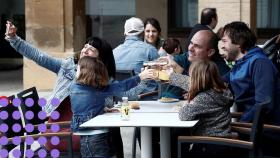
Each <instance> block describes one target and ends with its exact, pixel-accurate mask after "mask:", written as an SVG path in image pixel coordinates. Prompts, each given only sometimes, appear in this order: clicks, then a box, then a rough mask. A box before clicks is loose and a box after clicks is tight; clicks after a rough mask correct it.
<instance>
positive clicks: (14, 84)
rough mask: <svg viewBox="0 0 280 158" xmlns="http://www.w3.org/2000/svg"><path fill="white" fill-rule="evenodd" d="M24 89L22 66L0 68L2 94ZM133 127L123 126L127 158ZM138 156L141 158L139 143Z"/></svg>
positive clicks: (0, 92) (44, 95)
mask: <svg viewBox="0 0 280 158" xmlns="http://www.w3.org/2000/svg"><path fill="white" fill-rule="evenodd" d="M21 90H23V86H22V68H20V69H16V70H9V71H8V70H0V96H3V95H5V96H9V95H13V94H16V93H18V92H19V91H21ZM48 94H49V92H39V96H40V97H47V96H48ZM132 133H133V128H121V134H122V136H123V137H122V138H123V145H124V153H125V158H131V157H132V155H131V150H132ZM136 151H137V153H136V157H137V158H140V150H139V147H138V144H137V150H136Z"/></svg>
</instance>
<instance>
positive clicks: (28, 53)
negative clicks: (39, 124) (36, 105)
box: [9, 36, 146, 115]
mask: <svg viewBox="0 0 280 158" xmlns="http://www.w3.org/2000/svg"><path fill="white" fill-rule="evenodd" d="M9 42H10V45H11V46H12V47H13V48H14V49H15V50H16V51H17V52H19V53H20V54H21V55H23V56H24V57H26V58H28V59H31V60H33V61H34V62H36V63H37V64H38V65H40V66H42V67H44V68H46V69H48V70H50V71H52V72H54V73H56V74H57V79H56V83H55V85H54V89H53V91H52V93H51V95H50V96H49V99H48V101H47V104H46V106H44V107H43V110H44V111H45V112H47V114H48V115H50V113H51V112H53V111H54V110H55V109H56V108H57V107H58V106H53V105H51V99H52V98H57V99H59V100H60V101H63V100H64V99H65V98H66V97H67V96H69V95H70V90H69V87H70V85H71V83H72V82H73V81H74V80H75V74H76V67H77V66H76V64H75V63H74V59H73V58H72V57H69V58H66V59H59V58H54V57H52V56H49V55H48V54H47V53H45V52H43V51H41V50H39V49H37V48H35V47H34V46H32V45H30V44H29V43H28V42H26V41H24V40H22V39H21V38H20V37H18V36H15V37H14V38H10V39H9ZM145 87H146V85H145V84H139V85H138V86H137V87H136V88H133V89H132V90H130V91H129V93H128V94H126V96H128V97H129V98H131V97H132V96H133V97H134V96H135V95H137V94H139V91H142V89H145ZM110 104H112V100H111V99H110V98H107V99H106V106H107V105H110Z"/></svg>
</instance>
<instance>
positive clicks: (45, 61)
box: [9, 36, 63, 73]
mask: <svg viewBox="0 0 280 158" xmlns="http://www.w3.org/2000/svg"><path fill="white" fill-rule="evenodd" d="M9 42H10V45H11V46H12V47H13V48H14V49H15V50H16V51H17V52H19V53H20V54H21V55H23V56H24V57H26V58H28V59H31V60H33V61H34V62H36V63H37V64H38V65H40V66H42V67H44V68H46V69H48V70H50V71H52V72H54V73H58V71H59V69H60V67H61V64H62V62H63V60H61V59H58V58H54V57H51V56H49V55H47V54H46V53H44V52H42V51H41V50H39V49H37V48H35V47H33V46H32V45H30V44H29V43H27V42H26V41H24V40H22V39H21V38H20V37H18V36H15V37H14V38H10V39H9Z"/></svg>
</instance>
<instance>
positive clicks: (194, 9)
mask: <svg viewBox="0 0 280 158" xmlns="http://www.w3.org/2000/svg"><path fill="white" fill-rule="evenodd" d="M197 22H198V0H169V1H168V36H177V37H186V34H188V33H189V32H190V30H191V28H192V27H193V26H194V25H195V24H196V23H197Z"/></svg>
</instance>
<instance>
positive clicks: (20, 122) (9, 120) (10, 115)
mask: <svg viewBox="0 0 280 158" xmlns="http://www.w3.org/2000/svg"><path fill="white" fill-rule="evenodd" d="M14 98H15V96H14V95H12V96H9V97H8V98H7V99H8V105H7V106H4V107H1V108H0V112H7V113H8V117H7V119H0V124H6V125H7V126H8V131H7V132H5V133H3V135H4V136H6V137H7V138H12V137H15V136H22V135H24V131H25V130H24V129H23V124H24V123H23V120H22V119H21V116H20V117H19V119H17V118H18V117H16V119H15V118H14V116H15V115H16V113H14V112H19V113H20V109H19V107H17V106H14V105H13V102H12V101H13V99H14ZM19 113H17V114H19ZM16 124H17V125H20V126H21V129H20V130H19V131H14V130H13V125H16ZM15 146H16V145H13V144H9V145H5V146H4V148H6V149H7V150H8V151H10V150H11V149H13V148H14V147H15Z"/></svg>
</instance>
